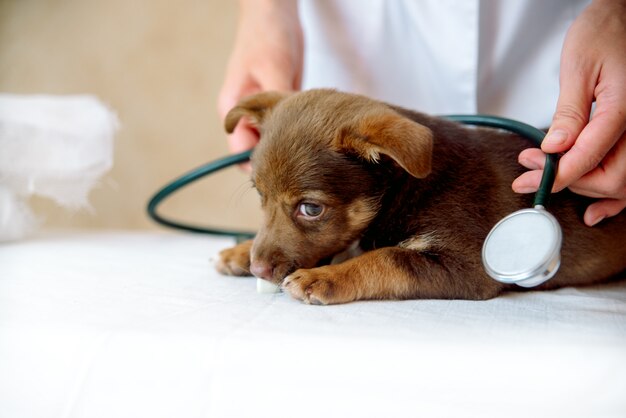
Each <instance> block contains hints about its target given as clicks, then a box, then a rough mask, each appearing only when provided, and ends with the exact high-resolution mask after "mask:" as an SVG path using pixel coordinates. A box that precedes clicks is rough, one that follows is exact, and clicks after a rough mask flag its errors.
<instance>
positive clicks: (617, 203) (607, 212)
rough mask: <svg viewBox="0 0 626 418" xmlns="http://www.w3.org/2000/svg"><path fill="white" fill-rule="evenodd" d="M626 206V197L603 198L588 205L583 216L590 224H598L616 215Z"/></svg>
mask: <svg viewBox="0 0 626 418" xmlns="http://www.w3.org/2000/svg"><path fill="white" fill-rule="evenodd" d="M624 208H626V199H602V200H599V201H597V202H594V203H592V204H591V205H589V206H588V207H587V210H586V211H585V215H584V217H583V219H584V221H585V224H586V225H588V226H594V225H597V224H598V223H599V222H601V221H602V220H604V219H606V218H610V217H611V216H615V215H617V214H618V213H620V212H621V211H622V210H624Z"/></svg>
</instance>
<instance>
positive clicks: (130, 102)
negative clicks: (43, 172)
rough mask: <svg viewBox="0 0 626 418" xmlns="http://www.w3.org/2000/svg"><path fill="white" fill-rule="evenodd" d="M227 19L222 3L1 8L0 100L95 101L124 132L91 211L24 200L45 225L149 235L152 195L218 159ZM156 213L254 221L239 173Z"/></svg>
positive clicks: (34, 3) (74, 1)
mask: <svg viewBox="0 0 626 418" xmlns="http://www.w3.org/2000/svg"><path fill="white" fill-rule="evenodd" d="M236 13H237V6H236V2H235V1H226V0H222V1H220V0H177V1H173V0H0V91H2V92H11V93H22V94H31V93H47V94H75V93H88V94H94V95H96V96H98V97H99V98H100V99H101V100H102V101H103V102H104V103H106V104H107V105H108V106H110V107H111V108H112V109H113V110H114V111H115V112H116V113H117V115H118V117H119V119H120V122H121V129H120V131H119V133H118V134H117V136H116V141H115V160H114V161H115V165H114V168H113V170H112V171H111V172H110V173H109V174H108V175H107V176H106V177H105V178H104V179H103V181H102V182H101V184H100V185H99V187H98V188H97V189H95V190H94V191H93V192H92V193H91V194H90V202H91V204H92V206H93V211H92V212H91V213H90V212H88V211H81V212H79V213H76V214H69V213H68V212H67V211H65V210H63V209H60V208H58V207H56V206H55V205H54V204H53V203H51V202H49V201H47V200H44V199H37V198H35V199H32V200H31V202H32V204H33V207H34V208H35V209H36V212H37V214H39V215H43V216H45V217H46V218H47V221H46V225H47V226H52V227H79V228H133V229H134V228H157V226H155V225H154V224H153V223H152V222H151V221H150V220H149V219H148V218H147V217H146V215H145V209H144V208H145V204H146V201H147V200H148V199H149V197H150V196H151V194H152V193H153V192H154V191H155V190H156V189H157V188H158V187H160V186H161V185H163V184H164V183H165V182H166V181H168V180H169V179H171V178H173V177H175V176H177V175H179V174H181V173H183V172H185V171H187V170H189V169H190V168H192V167H195V166H197V165H200V164H201V163H203V162H205V161H208V160H211V159H214V158H217V157H219V156H222V155H225V154H226V153H227V147H226V136H225V134H224V133H223V130H222V127H221V124H220V120H219V118H218V116H217V112H216V105H215V103H216V100H217V95H218V92H219V88H220V84H221V81H222V78H223V76H224V67H225V64H226V60H227V58H228V54H229V51H230V47H231V45H232V42H233V36H234V31H235V23H236ZM0 152H1V150H0ZM163 213H165V214H167V215H170V216H173V217H177V218H179V219H184V220H188V221H192V220H193V221H194V222H200V223H214V224H221V225H227V226H235V227H242V228H254V227H256V225H258V222H259V210H258V200H257V197H256V193H255V192H254V191H253V190H252V189H251V188H250V182H249V180H248V178H247V176H246V175H245V174H243V173H242V172H240V171H239V170H238V169H230V170H228V171H227V172H225V173H223V174H218V175H217V177H215V178H209V179H206V180H204V181H202V182H201V183H199V184H197V185H194V186H191V187H190V188H189V189H188V190H185V191H183V192H182V193H181V194H180V195H178V196H175V197H173V198H172V199H171V200H170V201H168V202H166V203H165V204H164V205H163Z"/></svg>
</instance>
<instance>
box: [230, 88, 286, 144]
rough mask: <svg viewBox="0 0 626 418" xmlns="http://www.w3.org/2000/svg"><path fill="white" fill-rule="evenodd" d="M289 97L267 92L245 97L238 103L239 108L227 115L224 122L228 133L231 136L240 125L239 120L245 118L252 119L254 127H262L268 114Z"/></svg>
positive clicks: (275, 92)
mask: <svg viewBox="0 0 626 418" xmlns="http://www.w3.org/2000/svg"><path fill="white" fill-rule="evenodd" d="M287 96H288V93H280V92H277V91H266V92H263V93H258V94H253V95H252V96H247V97H244V98H243V99H241V100H240V101H239V103H237V106H235V107H233V108H232V109H231V110H230V111H229V112H228V114H227V115H226V119H225V120H224V127H225V128H226V132H228V133H229V134H230V133H232V132H233V131H234V130H235V126H237V123H239V119H241V118H242V117H243V116H247V117H248V118H250V122H251V123H252V124H253V125H255V126H258V125H260V124H261V122H262V121H263V119H264V118H265V116H266V114H267V112H268V111H269V110H270V109H272V108H273V107H274V106H276V104H277V103H278V102H280V101H281V100H282V99H284V98H285V97H287Z"/></svg>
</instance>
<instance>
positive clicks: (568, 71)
mask: <svg viewBox="0 0 626 418" xmlns="http://www.w3.org/2000/svg"><path fill="white" fill-rule="evenodd" d="M560 88H561V92H560V95H559V100H558V103H557V108H556V112H555V114H554V118H553V120H552V126H551V127H550V130H549V131H548V134H547V135H546V138H545V140H544V142H543V144H542V145H541V150H539V149H528V150H525V151H523V152H522V153H521V154H520V155H519V162H520V164H522V165H524V166H525V167H526V168H528V169H530V170H531V171H528V172H526V173H524V174H522V175H521V176H520V177H518V178H517V179H516V180H515V181H514V182H513V190H514V191H516V192H518V193H532V192H534V191H536V190H537V188H538V186H539V182H540V179H541V175H542V171H543V165H544V161H545V154H544V153H543V152H546V153H564V154H563V155H562V157H561V159H560V161H559V167H558V171H557V176H556V181H555V183H554V187H553V189H552V190H553V192H558V191H560V190H563V189H564V188H566V187H569V189H570V190H572V191H573V192H575V193H578V194H581V195H585V196H589V197H594V198H598V199H599V200H598V201H596V202H594V203H593V204H591V205H589V207H588V208H587V210H586V211H585V215H584V221H585V223H586V224H587V225H589V226H593V225H595V224H597V223H598V222H600V221H602V220H603V219H605V218H607V217H610V216H614V215H617V214H618V213H620V212H621V211H622V210H623V209H624V208H626V2H624V1H615V0H595V1H594V2H593V3H592V4H591V5H590V6H589V7H587V8H586V9H585V10H584V11H583V13H582V14H581V15H580V16H579V17H578V18H577V19H576V20H575V21H574V23H573V24H572V26H571V28H570V29H569V31H568V34H567V36H566V38H565V42H564V44H563V51H562V54H561V71H560ZM594 100H595V103H596V107H595V110H594V111H593V115H592V116H591V118H590V114H591V106H592V103H593V102H594ZM542 151H543V152H542Z"/></svg>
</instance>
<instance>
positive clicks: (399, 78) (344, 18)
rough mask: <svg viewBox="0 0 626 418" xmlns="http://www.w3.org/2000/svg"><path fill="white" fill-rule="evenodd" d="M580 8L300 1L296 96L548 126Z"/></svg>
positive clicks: (455, 1)
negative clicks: (356, 97)
mask: <svg viewBox="0 0 626 418" xmlns="http://www.w3.org/2000/svg"><path fill="white" fill-rule="evenodd" d="M589 3H590V1H589V0H301V1H300V17H301V21H302V26H303V30H304V35H305V59H304V62H305V64H304V77H303V88H313V87H335V88H338V89H341V90H344V91H350V92H355V93H361V94H366V95H368V96H371V97H375V98H378V99H380V100H384V101H387V102H390V103H394V104H398V105H401V106H405V107H408V108H412V109H416V110H420V111H423V112H427V113H431V114H451V113H486V114H495V115H500V116H506V117H511V118H515V119H519V120H522V121H525V122H527V123H530V124H533V125H535V126H539V127H547V126H549V124H550V121H551V119H552V114H553V113H554V109H555V106H556V101H557V98H558V92H559V83H558V76H559V62H560V53H561V47H562V45H563V40H564V38H565V34H566V32H567V29H568V28H569V26H570V25H571V23H572V22H573V20H574V19H575V18H576V16H577V15H578V14H579V13H580V12H581V11H582V10H583V9H584V8H585V6H587V4H589Z"/></svg>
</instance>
